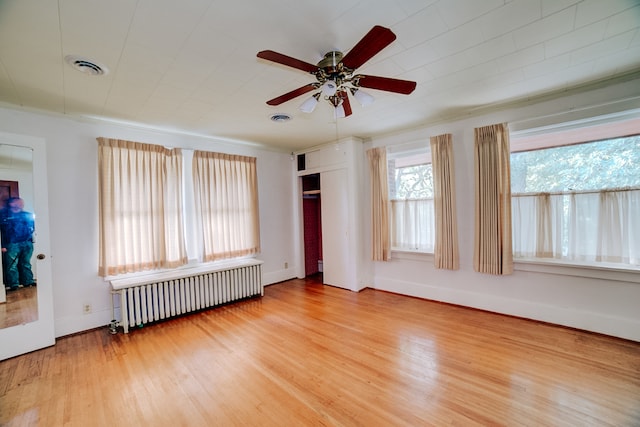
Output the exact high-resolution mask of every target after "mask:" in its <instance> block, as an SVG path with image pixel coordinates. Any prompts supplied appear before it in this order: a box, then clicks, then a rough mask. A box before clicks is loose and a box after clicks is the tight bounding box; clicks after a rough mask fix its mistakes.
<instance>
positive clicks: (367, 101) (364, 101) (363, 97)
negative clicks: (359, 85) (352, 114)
mask: <svg viewBox="0 0 640 427" xmlns="http://www.w3.org/2000/svg"><path fill="white" fill-rule="evenodd" d="M351 94H352V95H353V97H354V98H355V99H356V100H357V101H358V102H359V103H360V105H362V106H363V107H366V106H367V105H371V104H373V101H375V98H374V97H373V95H371V94H368V93H367V92H364V91H362V90H361V89H356V88H351Z"/></svg>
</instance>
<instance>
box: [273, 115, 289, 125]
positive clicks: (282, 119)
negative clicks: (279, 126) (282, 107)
mask: <svg viewBox="0 0 640 427" xmlns="http://www.w3.org/2000/svg"><path fill="white" fill-rule="evenodd" d="M271 120H272V121H274V122H276V123H284V122H288V121H289V120H291V116H289V115H288V114H283V113H278V114H274V115H273V116H271Z"/></svg>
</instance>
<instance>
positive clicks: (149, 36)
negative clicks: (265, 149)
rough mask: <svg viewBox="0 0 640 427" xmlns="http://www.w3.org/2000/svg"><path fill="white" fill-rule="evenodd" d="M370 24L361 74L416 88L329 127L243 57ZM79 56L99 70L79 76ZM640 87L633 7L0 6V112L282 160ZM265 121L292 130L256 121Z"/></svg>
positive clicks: (406, 3) (551, 1)
mask: <svg viewBox="0 0 640 427" xmlns="http://www.w3.org/2000/svg"><path fill="white" fill-rule="evenodd" d="M374 25H382V26H385V27H389V28H391V29H392V30H393V32H394V33H395V34H396V35H397V39H396V40H395V41H394V42H393V43H392V44H391V45H389V46H388V47H387V48H385V49H384V50H383V51H382V52H380V53H379V54H378V55H376V56H375V57H373V58H372V59H371V60H370V61H368V62H367V63H365V64H364V65H363V66H362V67H361V68H360V69H358V72H359V73H363V74H371V75H379V76H384V77H393V78H400V79H405V80H414V81H416V82H417V83H418V84H417V88H416V90H415V91H414V92H413V93H412V94H411V95H398V94H391V93H387V92H382V91H377V90H368V92H369V93H371V94H372V95H374V96H375V97H376V101H375V103H374V104H373V105H370V106H368V107H360V105H358V104H357V102H355V100H354V101H352V103H351V104H352V108H353V115H352V116H350V117H347V118H344V119H338V122H337V125H336V121H335V119H334V118H333V113H332V111H331V109H330V106H329V104H328V103H327V102H322V103H321V104H320V105H319V106H318V108H316V110H315V111H314V112H313V113H311V114H305V113H302V112H300V111H299V110H298V106H299V105H300V104H301V103H302V102H303V101H304V100H305V99H306V98H307V97H308V95H303V96H301V97H299V98H295V99H293V100H291V101H288V102H286V103H284V104H281V105H280V106H277V107H271V106H268V105H266V103H265V102H266V101H267V100H269V99H271V98H274V97H276V96H279V95H281V94H283V93H286V92H289V91H290V90H293V89H295V88H298V87H300V86H303V85H305V84H307V83H311V82H313V81H315V78H314V76H312V75H311V74H307V73H305V72H303V71H299V70H296V69H293V68H289V67H285V66H281V65H278V64H275V63H272V62H268V61H264V60H262V59H258V58H257V57H256V54H257V52H259V51H261V50H266V49H270V50H274V51H277V52H279V53H283V54H285V55H288V56H292V57H295V58H297V59H300V60H302V61H305V62H310V63H316V62H318V61H319V60H320V59H321V58H322V56H323V54H324V53H326V52H328V51H331V50H340V51H343V52H344V53H347V52H348V51H349V49H350V48H351V47H353V46H354V45H355V44H356V43H357V42H358V41H359V40H360V39H361V38H362V37H363V36H364V35H365V34H366V33H367V32H368V31H369V30H370V29H371V28H372V27H373V26H374ZM66 55H80V56H84V57H87V58H89V59H91V60H93V61H96V62H98V63H100V64H102V65H104V66H106V67H107V68H108V69H109V73H108V74H107V75H105V76H101V77H97V76H88V75H86V74H83V73H81V72H78V71H76V70H74V69H73V68H71V67H70V66H69V65H67V64H66V63H65V62H64V57H65V56H66ZM630 74H632V75H634V74H640V0H439V1H436V0H376V1H367V0H362V1H359V0H324V1H314V2H312V1H307V0H236V1H222V0H180V1H176V0H107V1H104V0H102V1H98V0H57V1H55V0H47V1H45V0H0V102H2V103H3V104H4V105H8V104H9V105H10V106H12V107H15V106H20V107H22V108H26V109H29V110H32V109H36V110H46V111H53V112H57V113H63V114H66V115H68V116H72V117H82V116H91V117H104V118H110V119H114V120H121V121H125V122H135V123H140V124H144V125H147V126H152V127H158V128H163V129H173V130H180V131H184V132H188V133H194V134H202V135H209V136H218V137H224V138H231V139H236V140H242V141H251V142H258V143H265V144H268V145H271V146H273V147H277V148H281V149H284V150H299V149H302V148H305V147H310V146H313V145H318V144H320V143H324V142H328V141H332V140H335V138H336V136H338V137H339V138H342V137H345V136H351V135H353V136H358V137H362V138H366V137H370V136H372V135H376V134H384V133H389V132H394V131H397V130H400V129H404V128H415V127H417V126H421V125H424V124H428V123H433V122H436V121H441V120H445V119H451V118H455V117H460V116H462V115H467V114H471V113H473V111H477V110H478V108H480V107H482V106H486V105H494V106H495V105H499V104H502V103H507V102H509V103H511V102H516V101H520V100H526V99H531V98H532V97H536V96H538V95H549V94H550V93H553V92H562V91H566V90H567V89H570V88H573V87H575V86H581V85H587V84H591V83H594V82H602V81H605V80H608V79H616V78H619V77H620V76H627V77H628V76H629V75H630ZM274 113H286V114H288V115H290V116H291V117H292V120H291V121H289V122H287V123H275V122H272V121H270V120H269V117H270V116H271V115H273V114H274Z"/></svg>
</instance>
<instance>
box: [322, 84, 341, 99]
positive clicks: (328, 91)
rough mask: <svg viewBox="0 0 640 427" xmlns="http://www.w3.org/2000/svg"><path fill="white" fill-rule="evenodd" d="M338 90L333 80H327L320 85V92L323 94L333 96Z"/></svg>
mask: <svg viewBox="0 0 640 427" xmlns="http://www.w3.org/2000/svg"><path fill="white" fill-rule="evenodd" d="M337 90H338V85H337V84H336V82H334V81H333V80H327V81H326V82H324V83H323V85H322V94H323V95H324V96H333V95H335V94H336V91H337Z"/></svg>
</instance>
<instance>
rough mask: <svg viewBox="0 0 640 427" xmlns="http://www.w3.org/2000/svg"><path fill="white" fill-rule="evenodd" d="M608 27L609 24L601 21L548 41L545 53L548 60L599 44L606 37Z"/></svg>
mask: <svg viewBox="0 0 640 427" xmlns="http://www.w3.org/2000/svg"><path fill="white" fill-rule="evenodd" d="M606 27H607V22H606V21H600V22H596V23H595V24H591V25H588V26H586V27H582V28H579V29H577V30H575V31H572V32H571V33H568V34H565V35H563V36H560V37H557V38H555V39H552V40H549V41H546V42H545V52H546V56H547V58H551V57H554V56H556V55H561V54H563V53H566V52H570V51H572V50H576V49H580V48H583V47H585V46H589V45H591V44H594V43H597V42H599V41H600V40H602V38H603V37H604V32H605V30H606Z"/></svg>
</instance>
